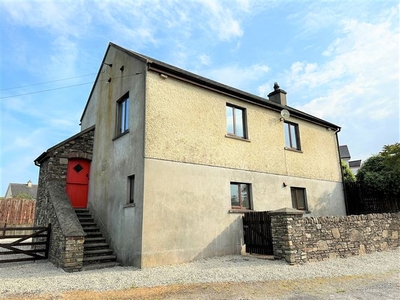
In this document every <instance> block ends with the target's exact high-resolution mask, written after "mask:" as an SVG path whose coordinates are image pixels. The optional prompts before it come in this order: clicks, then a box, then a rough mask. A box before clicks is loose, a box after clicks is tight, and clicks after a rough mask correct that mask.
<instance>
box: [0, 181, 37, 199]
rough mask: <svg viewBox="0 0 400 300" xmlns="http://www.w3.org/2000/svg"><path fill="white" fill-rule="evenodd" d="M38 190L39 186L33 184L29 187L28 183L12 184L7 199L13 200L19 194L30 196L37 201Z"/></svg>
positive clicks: (9, 186) (8, 189)
mask: <svg viewBox="0 0 400 300" xmlns="http://www.w3.org/2000/svg"><path fill="white" fill-rule="evenodd" d="M37 189H38V186H37V184H32V186H31V187H29V186H28V184H26V183H10V184H9V185H8V188H7V192H6V197H7V198H11V197H16V196H17V195H18V194H28V195H30V196H32V198H34V199H36V195H37Z"/></svg>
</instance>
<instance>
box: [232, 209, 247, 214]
mask: <svg viewBox="0 0 400 300" xmlns="http://www.w3.org/2000/svg"><path fill="white" fill-rule="evenodd" d="M252 211H253V210H252V209H230V210H229V213H230V214H244V213H247V212H252Z"/></svg>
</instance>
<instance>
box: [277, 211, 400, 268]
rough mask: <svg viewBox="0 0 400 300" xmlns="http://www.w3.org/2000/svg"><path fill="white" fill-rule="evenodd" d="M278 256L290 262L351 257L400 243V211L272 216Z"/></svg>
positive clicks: (279, 214) (282, 212)
mask: <svg viewBox="0 0 400 300" xmlns="http://www.w3.org/2000/svg"><path fill="white" fill-rule="evenodd" d="M271 226H272V238H273V246H274V256H275V258H277V259H285V260H286V261H287V262H289V263H290V264H299V263H305V262H313V261H320V260H326V259H332V258H336V257H348V256H353V255H360V254H365V253H372V252H376V251H385V250H393V249H396V248H397V247H399V246H400V244H399V231H400V213H386V214H368V215H351V216H340V217H308V218H303V217H302V213H298V212H293V211H288V210H286V211H280V212H279V211H278V212H276V213H274V214H273V215H272V216H271Z"/></svg>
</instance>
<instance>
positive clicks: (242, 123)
mask: <svg viewBox="0 0 400 300" xmlns="http://www.w3.org/2000/svg"><path fill="white" fill-rule="evenodd" d="M226 130H227V133H228V135H232V136H236V137H240V138H243V139H246V138H247V134H246V130H247V129H246V109H245V108H240V107H237V106H233V105H231V104H227V105H226Z"/></svg>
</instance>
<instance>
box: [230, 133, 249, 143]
mask: <svg viewBox="0 0 400 300" xmlns="http://www.w3.org/2000/svg"><path fill="white" fill-rule="evenodd" d="M225 137H227V138H230V139H234V140H239V141H243V142H248V143H250V140H249V139H246V138H242V137H240V136H237V135H230V134H225Z"/></svg>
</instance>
